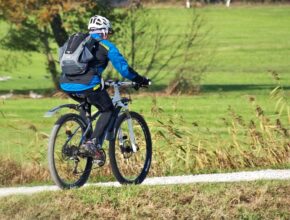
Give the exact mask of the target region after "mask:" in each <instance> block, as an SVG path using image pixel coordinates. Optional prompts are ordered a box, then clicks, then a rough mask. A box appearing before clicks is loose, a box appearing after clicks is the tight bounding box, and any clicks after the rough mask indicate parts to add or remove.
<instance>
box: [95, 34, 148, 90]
mask: <svg viewBox="0 0 290 220" xmlns="http://www.w3.org/2000/svg"><path fill="white" fill-rule="evenodd" d="M100 44H101V45H103V46H104V47H106V48H107V50H108V57H109V59H110V61H111V62H112V65H113V66H114V68H115V69H116V70H117V71H118V72H119V73H120V74H121V75H122V76H123V77H124V78H126V79H129V80H132V81H134V82H137V83H139V84H146V85H148V83H149V81H148V79H147V78H145V77H143V76H140V75H139V74H138V73H137V72H136V71H135V70H134V69H133V68H131V67H130V66H129V65H128V62H127V61H126V59H125V58H124V57H123V55H122V54H121V53H120V51H119V50H118V48H117V47H116V46H115V45H114V44H113V43H111V42H110V41H107V40H104V41H101V42H100Z"/></svg>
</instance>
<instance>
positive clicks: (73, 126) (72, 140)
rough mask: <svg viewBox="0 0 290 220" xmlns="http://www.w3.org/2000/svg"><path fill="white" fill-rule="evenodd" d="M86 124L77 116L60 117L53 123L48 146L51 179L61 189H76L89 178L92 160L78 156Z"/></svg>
mask: <svg viewBox="0 0 290 220" xmlns="http://www.w3.org/2000/svg"><path fill="white" fill-rule="evenodd" d="M85 129H86V123H85V122H84V120H83V119H82V118H81V117H80V116H79V115H77V114H66V115H63V116H61V117H60V118H59V119H58V120H57V122H56V123H55V125H54V127H53V129H52V132H51V135H50V139H49V145H48V163H49V170H50V173H51V177H52V179H53V181H54V182H55V184H56V185H58V186H59V187H60V188H63V189H70V188H77V187H81V186H82V185H84V184H85V183H86V181H87V179H88V178H89V175H90V172H91V168H92V159H91V158H88V157H82V156H80V155H79V147H80V144H81V139H82V136H83V134H84V132H85Z"/></svg>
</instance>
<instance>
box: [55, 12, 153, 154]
mask: <svg viewBox="0 0 290 220" xmlns="http://www.w3.org/2000/svg"><path fill="white" fill-rule="evenodd" d="M88 30H89V34H90V36H91V38H93V39H95V40H96V41H95V43H94V45H93V49H92V54H93V55H94V59H93V60H92V61H90V62H89V65H88V69H87V71H86V73H85V74H83V75H78V76H68V75H66V74H62V75H61V78H60V88H61V89H62V90H63V91H65V92H66V93H68V94H69V95H70V97H72V98H74V99H76V100H80V99H78V97H81V98H84V97H86V98H87V100H88V102H89V103H90V104H92V105H94V106H95V107H97V108H98V109H99V110H100V112H101V115H100V117H99V119H98V121H97V123H96V127H95V130H94V132H93V134H92V137H91V139H89V140H87V141H86V142H85V143H84V144H83V145H82V146H81V149H80V150H81V151H82V152H83V153H84V154H86V155H87V156H90V157H93V158H94V157H96V155H97V149H99V147H100V145H99V142H100V140H99V139H100V137H101V136H102V135H103V132H104V131H105V129H106V127H107V125H108V123H109V121H110V118H111V115H112V113H113V110H114V106H113V103H112V100H111V98H110V96H109V94H108V92H107V91H106V90H105V89H104V88H103V85H102V79H101V74H102V73H103V71H104V70H105V69H106V67H107V65H108V62H109V61H111V63H112V65H113V66H114V68H115V69H116V70H117V71H118V72H119V73H120V74H121V75H122V76H123V77H125V78H127V79H129V80H131V81H133V82H136V83H138V84H139V85H148V84H149V82H150V80H149V79H147V78H146V77H143V76H140V75H139V74H138V73H137V72H136V71H135V70H133V69H132V68H131V67H130V66H129V65H128V63H127V61H126V59H125V58H124V57H123V56H122V54H121V53H120V52H119V50H118V49H117V47H116V46H115V45H114V44H113V43H112V42H110V41H109V40H108V39H109V37H110V35H111V34H113V30H112V26H111V23H110V21H109V20H108V19H107V18H105V17H102V16H99V15H96V16H93V17H91V18H90V20H89V24H88Z"/></svg>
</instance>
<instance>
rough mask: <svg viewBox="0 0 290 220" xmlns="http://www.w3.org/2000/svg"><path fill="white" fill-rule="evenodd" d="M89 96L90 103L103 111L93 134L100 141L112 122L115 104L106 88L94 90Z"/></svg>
mask: <svg viewBox="0 0 290 220" xmlns="http://www.w3.org/2000/svg"><path fill="white" fill-rule="evenodd" d="M87 97H88V101H89V103H91V104H92V105H94V106H96V107H97V108H98V109H99V110H100V111H101V115H100V117H99V119H98V121H97V123H96V128H95V130H94V132H93V134H92V139H94V138H96V142H97V143H99V142H100V138H101V137H102V135H103V134H104V131H105V130H106V128H107V126H108V124H109V122H110V119H111V116H112V114H113V111H114V106H113V103H112V100H111V98H110V96H109V94H108V92H107V91H106V90H97V91H94V92H92V93H90V94H89V95H88V96H87Z"/></svg>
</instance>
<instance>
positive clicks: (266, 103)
mask: <svg viewBox="0 0 290 220" xmlns="http://www.w3.org/2000/svg"><path fill="white" fill-rule="evenodd" d="M289 12H290V7H289V6H255V7H250V6H249V7H247V6H243V7H236V8H235V7H234V8H230V9H226V8H222V7H205V8H201V9H197V13H199V14H200V15H202V17H203V19H204V20H205V24H206V26H204V30H208V29H210V30H211V31H210V34H209V36H208V38H209V43H208V44H207V45H206V46H205V47H204V48H203V49H202V50H210V51H213V56H212V57H210V59H212V62H211V65H210V66H209V69H208V70H207V72H206V73H205V75H204V79H203V80H202V92H201V94H199V95H197V96H173V97H168V96H164V94H160V93H159V92H158V93H156V94H154V93H144V94H139V95H136V96H134V97H133V98H134V99H133V100H134V102H133V104H132V106H131V109H132V110H134V111H138V112H141V113H142V114H143V115H144V116H145V118H146V120H147V121H148V123H149V125H150V127H151V130H152V133H153V136H154V137H155V138H156V140H155V142H154V149H155V151H156V152H160V151H161V152H163V153H164V155H165V157H166V160H164V161H165V162H166V164H162V165H163V166H164V167H163V170H158V169H157V168H158V166H159V167H161V168H162V166H161V165H160V164H159V163H158V160H161V158H160V157H158V155H157V154H155V155H154V157H155V158H156V161H155V162H156V164H154V166H153V168H154V167H155V168H156V170H157V171H156V173H151V175H161V174H162V175H170V174H182V173H192V172H195V173H198V172H210V171H216V172H219V171H221V170H230V169H241V167H242V168H243V169H251V168H256V167H259V166H263V167H289V160H288V162H287V160H286V163H285V158H284V159H283V160H282V161H280V162H279V161H278V162H277V161H276V160H273V158H269V160H267V161H266V162H265V161H262V162H259V161H260V160H262V159H261V158H263V157H267V155H268V154H267V152H268V151H265V152H263V154H261V155H262V156H261V158H257V161H258V162H257V164H250V165H245V166H244V165H243V163H241V164H242V165H241V164H238V165H235V166H233V165H231V164H226V165H227V166H228V167H227V166H222V165H219V163H221V162H220V161H217V162H212V164H210V163H211V162H209V164H201V165H198V166H197V165H196V164H195V163H194V162H195V161H196V158H195V157H194V158H193V157H191V156H192V153H193V152H194V150H195V148H193V149H192V151H191V152H190V153H185V155H183V154H182V150H180V149H179V148H177V147H178V146H179V145H182V146H183V145H184V144H185V142H181V144H180V143H179V145H174V144H173V145H172V144H169V143H168V142H166V140H163V139H160V137H159V136H158V131H160V130H161V131H163V130H162V129H163V128H162V127H164V126H162V125H160V124H158V122H157V121H156V118H158V119H160V120H162V121H163V122H165V123H166V125H167V127H168V126H169V125H170V126H175V127H174V129H177V130H178V129H181V130H182V129H184V130H186V129H187V130H188V132H189V133H188V138H191V139H189V140H190V141H192V144H197V143H198V141H199V140H201V141H204V142H205V144H204V147H205V148H211V150H210V151H209V154H210V155H215V153H218V152H217V151H215V149H214V148H215V147H217V146H218V147H219V148H221V150H222V151H227V150H229V149H232V142H231V141H232V139H233V136H232V133H229V130H231V126H225V125H224V123H223V122H222V118H227V117H230V113H229V112H228V108H229V106H231V107H232V109H234V110H235V112H236V113H237V114H238V115H241V116H242V117H243V119H244V120H245V121H246V124H248V123H249V122H250V120H251V119H254V120H256V121H257V120H258V119H257V117H256V116H255V115H256V112H255V108H256V107H257V106H252V105H251V104H250V103H249V102H248V99H249V97H253V96H254V97H256V102H257V103H258V104H259V105H260V106H262V108H263V110H264V112H265V114H267V117H269V118H270V119H271V120H272V121H273V122H275V120H276V119H277V117H279V118H280V119H281V121H282V123H283V125H284V126H285V127H286V129H288V130H289V113H287V111H285V110H284V112H283V113H282V115H281V116H278V115H277V109H276V108H275V105H276V103H277V100H274V99H270V97H269V93H270V91H271V90H272V89H274V88H275V86H276V82H275V81H274V80H273V77H272V76H271V72H273V71H276V72H277V73H278V74H279V75H280V77H281V80H280V82H281V84H282V85H283V86H284V91H285V94H284V96H285V103H286V104H288V106H289V96H290V63H289V57H290V50H289V49H290V39H289V37H288V36H289V35H290V29H289V28H288V26H289V19H290V13H289ZM150 13H152V14H153V15H152V17H153V19H157V20H159V21H162V22H164V25H170V27H175V26H176V27H177V29H176V33H173V34H172V36H174V37H176V38H178V34H180V31H179V30H182V28H183V26H184V22H185V21H186V20H187V19H188V18H189V16H190V15H189V14H190V13H189V11H187V10H185V9H173V8H170V9H152V10H151V12H150ZM154 14H155V15H158V16H154ZM0 25H1V27H3V28H1V32H0V33H1V35H2V36H3V35H4V30H5V28H7V27H5V24H3V23H1V24H0ZM0 37H1V36H0ZM8 53H10V52H8V51H7V50H3V49H2V50H0V55H1V58H0V59H2V60H0V63H1V65H4V64H5V60H3V58H4V57H5V54H6V55H7V54H8ZM13 53H15V52H13ZM26 55H27V56H29V57H30V60H28V61H27V60H26V59H24V58H22V54H20V53H17V59H16V60H15V62H19V65H18V66H17V68H16V69H14V68H10V70H9V71H1V72H0V76H12V79H11V80H9V81H5V82H0V93H6V92H8V91H9V90H14V91H15V92H16V93H28V92H29V90H36V91H38V92H46V91H51V90H53V88H52V82H51V80H50V78H49V75H48V74H47V73H46V71H45V58H44V56H43V55H42V54H40V53H30V54H26ZM164 74H166V78H164V79H163V80H162V81H159V82H156V83H155V85H154V86H153V89H152V90H153V91H156V90H159V89H160V88H164V87H165V86H166V84H167V83H168V82H169V80H170V79H171V78H172V77H173V74H172V73H171V72H170V70H166V71H164ZM155 96H156V98H157V104H156V105H154V104H152V103H153V99H154V97H155ZM67 102H71V101H69V100H65V99H59V98H44V99H40V100H32V99H27V98H21V97H16V98H14V99H11V100H5V101H1V102H0V132H1V137H2V138H1V140H0V155H1V156H2V157H9V158H12V159H13V160H15V161H17V162H18V163H19V164H20V165H21V167H25V164H27V162H34V163H36V164H42V165H43V166H46V163H45V162H46V160H45V157H46V146H47V138H48V135H49V132H50V130H51V128H52V126H53V123H54V122H55V120H56V118H55V117H54V118H49V119H47V118H43V114H44V112H46V111H47V110H48V109H50V108H52V107H55V106H57V105H59V104H64V103H67ZM156 109H157V110H158V109H159V111H160V112H161V113H158V114H159V115H158V114H157V115H156V112H155V110H156ZM170 118H172V119H173V121H174V122H176V121H178V120H180V118H183V121H185V122H183V123H182V124H180V123H179V124H178V123H177V122H176V124H174V123H173V125H172V123H171V122H169V121H168V119H170ZM231 122H233V121H231ZM260 122H261V121H259V120H258V121H257V127H258V128H259V127H263V126H260V125H261V124H259V123H260ZM193 124H198V127H197V128H193V126H192V125H193ZM269 126H270V125H269ZM271 126H272V125H271ZM243 129H244V128H241V133H242V132H243V133H245V132H244V131H245V130H243ZM182 131H183V130H182ZM165 132H167V133H166V134H167V135H170V133H168V130H167V131H165ZM265 133H267V132H265ZM274 133H275V132H274ZM191 134H193V135H195V136H193V135H191ZM241 137H243V136H241ZM275 137H276V136H275ZM186 138H187V137H186ZM172 140H173V141H180V140H179V139H172ZM216 140H218V141H216ZM275 141H280V140H274V141H273V143H274V144H273V145H279V144H277V143H280V142H275ZM282 141H284V142H285V143H287V137H286V138H285V139H282ZM284 142H283V143H284ZM288 142H289V140H288ZM239 143H242V140H239ZM247 143H248V142H247ZM215 144H216V145H215ZM282 146H283V145H282ZM285 146H287V145H285ZM170 147H171V148H170ZM277 147H278V146H277ZM219 148H218V149H219ZM259 149H260V148H258V149H252V148H250V146H249V145H247V144H246V146H244V145H243V146H242V152H240V151H238V150H237V149H236V148H234V150H233V151H236V154H238V158H239V155H242V154H243V153H246V155H245V156H246V157H252V155H250V156H249V155H247V153H252V152H255V153H257V152H259ZM262 150H265V149H263V148H262ZM266 150H267V148H266ZM276 150H280V149H279V148H277V149H276ZM286 150H287V149H286ZM186 152H188V151H186ZM274 153H275V152H274ZM193 155H194V154H193ZM203 156H204V155H203ZM230 156H231V155H230ZM230 156H227V157H230ZM235 156H236V155H235ZM286 156H287V155H286ZM183 157H187V159H186V161H187V162H186V161H185V162H184V161H183ZM214 157H215V156H210V158H214ZM216 157H217V156H216ZM227 159H229V158H227ZM208 160H209V159H208ZM175 161H178V163H175ZM182 161H183V162H182ZM237 161H238V160H237ZM44 164H45V165H44ZM175 168H176V169H175ZM166 169H168V170H166ZM44 179H45V178H44ZM42 180H43V179H42ZM11 183H14V182H13V181H11V182H10V184H11ZM16 183H21V181H20V182H17V181H16ZM25 183H27V182H25Z"/></svg>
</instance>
